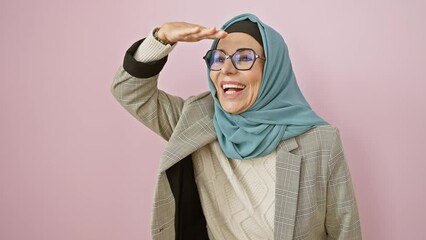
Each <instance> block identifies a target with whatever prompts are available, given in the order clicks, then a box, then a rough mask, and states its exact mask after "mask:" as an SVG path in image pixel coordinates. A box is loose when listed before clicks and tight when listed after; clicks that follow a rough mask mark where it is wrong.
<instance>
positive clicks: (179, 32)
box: [157, 22, 228, 44]
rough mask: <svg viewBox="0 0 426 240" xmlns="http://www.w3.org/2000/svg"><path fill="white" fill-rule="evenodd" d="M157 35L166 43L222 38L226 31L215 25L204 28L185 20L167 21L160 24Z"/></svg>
mask: <svg viewBox="0 0 426 240" xmlns="http://www.w3.org/2000/svg"><path fill="white" fill-rule="evenodd" d="M157 34H158V37H159V38H160V39H161V40H163V41H164V42H166V43H169V44H174V43H177V42H198V41H201V40H203V39H222V38H225V37H226V36H227V35H228V33H227V32H225V31H223V30H221V29H217V28H216V27H211V28H206V27H203V26H200V25H197V24H192V23H187V22H168V23H164V24H163V25H161V27H160V29H159V30H158V33H157Z"/></svg>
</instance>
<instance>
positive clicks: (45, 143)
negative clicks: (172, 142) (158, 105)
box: [0, 0, 426, 240]
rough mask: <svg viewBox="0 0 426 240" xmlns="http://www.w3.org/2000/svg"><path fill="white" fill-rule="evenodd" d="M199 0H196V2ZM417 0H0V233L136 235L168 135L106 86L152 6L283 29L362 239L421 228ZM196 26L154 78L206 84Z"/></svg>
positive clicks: (185, 92) (153, 12)
mask: <svg viewBox="0 0 426 240" xmlns="http://www.w3.org/2000/svg"><path fill="white" fill-rule="evenodd" d="M207 5H208V6H207ZM425 7H426V4H425V1H423V0H411V1H405V0H377V1H348V0H343V1H342V0H341V1H337V0H336V1H330V0H326V1H271V0H262V1H229V0H216V1H209V2H208V3H207V2H204V1H190V0H182V1H146V0H142V1H135V0H129V1H124V2H123V1H110V0H106V1H105V0H104V1H100V0H92V1H83V0H80V1H53V0H40V1H24V0H15V1H5V0H2V1H1V4H0V20H1V21H0V31H1V32H0V41H1V42H0V43H1V44H0V60H1V62H0V74H1V87H0V116H1V118H0V123H1V124H0V146H1V147H0V239H2V240H18V239H19V240H27V239H32V240H57V239H61V240H75V239H82V240H86V239H87V240H89V239H90V240H101V239H102V240H105V239H117V240H121V239H126V240H132V239H149V238H150V230H149V226H150V212H151V210H150V208H151V204H152V199H153V191H154V183H155V178H156V169H157V167H158V159H159V156H160V154H161V152H162V149H163V147H164V145H165V142H164V141H163V140H162V139H160V138H159V137H157V136H155V135H154V134H153V133H151V132H150V131H149V130H147V129H146V128H145V127H144V126H143V125H141V124H140V123H139V122H137V121H136V120H135V119H133V118H132V117H131V116H130V115H129V114H128V113H126V112H125V111H124V110H123V109H122V108H121V107H120V106H119V105H118V103H117V102H116V101H115V100H114V99H113V97H112V95H111V94H110V91H109V89H110V84H111V81H112V78H113V76H114V74H115V71H116V69H117V68H118V66H119V64H120V63H121V61H122V57H123V55H124V52H125V50H127V48H128V47H129V46H130V45H131V44H132V43H133V42H134V41H136V40H138V39H140V38H142V37H144V36H145V35H146V34H147V33H148V32H149V31H150V30H151V29H152V28H153V27H155V26H158V25H160V24H161V23H163V22H165V21H171V20H179V21H188V22H194V23H199V24H202V25H206V26H221V24H222V23H223V22H224V21H226V20H228V19H229V18H231V17H233V16H234V15H236V14H239V13H243V12H252V13H254V14H256V15H258V16H259V17H260V18H261V19H262V20H263V21H264V22H266V23H268V24H269V25H271V26H273V27H274V28H275V29H277V30H278V31H279V32H281V33H282V34H283V35H284V37H285V39H286V41H287V43H288V46H289V49H290V55H291V58H292V61H293V66H294V69H295V72H296V76H297V79H298V81H299V84H300V87H301V89H302V91H303V92H304V94H305V96H306V98H307V99H308V101H309V102H310V103H311V105H312V107H313V108H314V109H315V110H316V111H317V112H318V113H319V114H320V115H321V116H322V117H324V118H325V119H327V120H328V121H329V122H330V123H332V124H333V125H335V126H337V127H338V128H339V129H340V130H341V134H342V137H343V141H344V146H345V151H346V155H347V161H348V163H349V165H350V168H351V172H352V177H353V182H354V186H355V190H356V193H357V198H358V204H359V209H360V214H361V220H362V228H363V236H364V239H385V240H389V239H422V238H423V239H424V225H425V222H426V219H425V215H426V204H425V202H426V192H425V190H426V186H425V182H426V181H425V180H426V177H425V174H424V172H425V168H426V164H425V160H426V157H425V156H424V155H422V151H423V150H424V148H425V140H424V137H425V135H426V126H425V123H426V106H425V103H426V96H425V94H424V93H423V92H424V91H425V89H426V84H425V80H426V79H425V75H426V64H425V56H426V47H425V43H426V30H425V29H426V27H425V23H426V15H425V14H424V13H425V9H426V8H425ZM209 45H210V42H209V41H205V42H200V43H195V44H189V43H183V44H179V45H178V46H177V48H176V49H175V51H174V52H173V53H172V54H171V56H170V60H169V62H168V64H167V65H166V68H165V70H164V71H163V73H162V76H161V87H162V88H164V89H166V90H167V91H169V92H171V93H173V94H177V95H181V96H183V97H188V96H190V95H194V94H197V93H199V92H201V91H204V90H207V89H208V88H207V80H206V70H205V68H204V63H203V62H202V59H201V57H202V56H203V55H204V53H205V51H206V49H207V48H208V46H209Z"/></svg>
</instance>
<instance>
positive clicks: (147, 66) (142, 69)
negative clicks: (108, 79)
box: [123, 38, 168, 78]
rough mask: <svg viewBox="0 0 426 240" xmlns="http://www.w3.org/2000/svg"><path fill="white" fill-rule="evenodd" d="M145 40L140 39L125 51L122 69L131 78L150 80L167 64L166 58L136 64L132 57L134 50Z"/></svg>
mask: <svg viewBox="0 0 426 240" xmlns="http://www.w3.org/2000/svg"><path fill="white" fill-rule="evenodd" d="M144 40H145V38H144V39H141V40H139V41H137V42H135V43H134V44H133V45H132V46H131V47H130V48H129V49H128V50H127V51H126V55H124V62H123V68H124V70H126V72H128V73H129V74H130V75H132V76H133V77H137V78H150V77H153V76H155V75H157V74H159V73H160V72H161V70H162V69H163V67H164V65H165V64H166V62H167V57H168V56H165V57H163V58H162V59H160V60H158V61H153V62H148V63H143V62H138V61H137V60H136V59H135V58H134V57H133V55H134V54H135V52H136V50H138V47H139V45H140V44H141V43H142V42H143V41H144Z"/></svg>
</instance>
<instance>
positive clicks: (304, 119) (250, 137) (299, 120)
mask: <svg viewBox="0 0 426 240" xmlns="http://www.w3.org/2000/svg"><path fill="white" fill-rule="evenodd" d="M246 19H249V20H250V21H252V22H254V23H257V25H258V27H259V31H260V33H261V35H262V41H263V50H264V53H265V57H266V62H265V65H264V69H263V76H262V83H261V86H260V90H259V94H258V97H257V100H256V101H255V102H254V104H253V105H252V106H251V107H250V108H249V109H247V111H245V112H243V113H240V114H230V113H228V112H225V111H224V110H223V108H222V107H221V105H220V103H219V100H218V99H217V97H216V89H215V87H214V85H213V83H212V81H211V79H210V74H209V73H208V78H209V86H210V91H211V94H212V96H213V99H214V108H215V113H214V117H213V122H214V127H215V130H216V134H217V137H218V141H219V144H220V146H221V148H222V150H223V152H224V153H225V155H226V156H227V157H228V158H234V159H250V158H255V157H261V156H265V155H267V154H269V153H271V152H272V151H273V150H274V149H276V147H277V146H278V144H279V143H280V142H281V141H282V140H285V139H289V138H292V137H294V136H297V135H299V134H302V133H304V132H306V131H308V130H309V129H312V128H314V127H316V126H318V125H322V124H327V123H326V122H325V121H324V120H322V119H321V118H320V117H318V116H317V114H315V112H313V111H312V109H311V107H310V106H309V104H308V103H307V101H306V100H305V98H304V97H303V95H302V93H301V91H300V89H299V87H298V85H297V82H296V77H295V76H294V73H293V69H292V67H291V62H290V58H289V54H288V50H287V45H286V44H285V42H284V39H283V38H282V36H281V35H280V34H279V33H278V32H276V31H275V30H274V29H272V28H271V27H269V26H268V25H266V24H264V23H263V22H261V21H260V19H259V18H257V17H256V16H255V15H253V14H241V15H238V16H236V17H234V18H232V19H231V20H229V21H228V22H227V23H225V24H224V25H223V27H222V29H225V30H226V28H227V27H229V26H230V25H232V24H233V23H235V22H239V21H242V20H246ZM217 43H218V40H215V41H214V42H213V45H212V47H211V49H215V48H216V46H217ZM242 47H243V46H242Z"/></svg>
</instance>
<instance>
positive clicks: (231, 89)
mask: <svg viewBox="0 0 426 240" xmlns="http://www.w3.org/2000/svg"><path fill="white" fill-rule="evenodd" d="M244 88H246V86H244V85H240V84H223V85H222V89H223V92H224V93H225V94H229V95H231V94H234V93H236V92H240V91H242V90H244Z"/></svg>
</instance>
